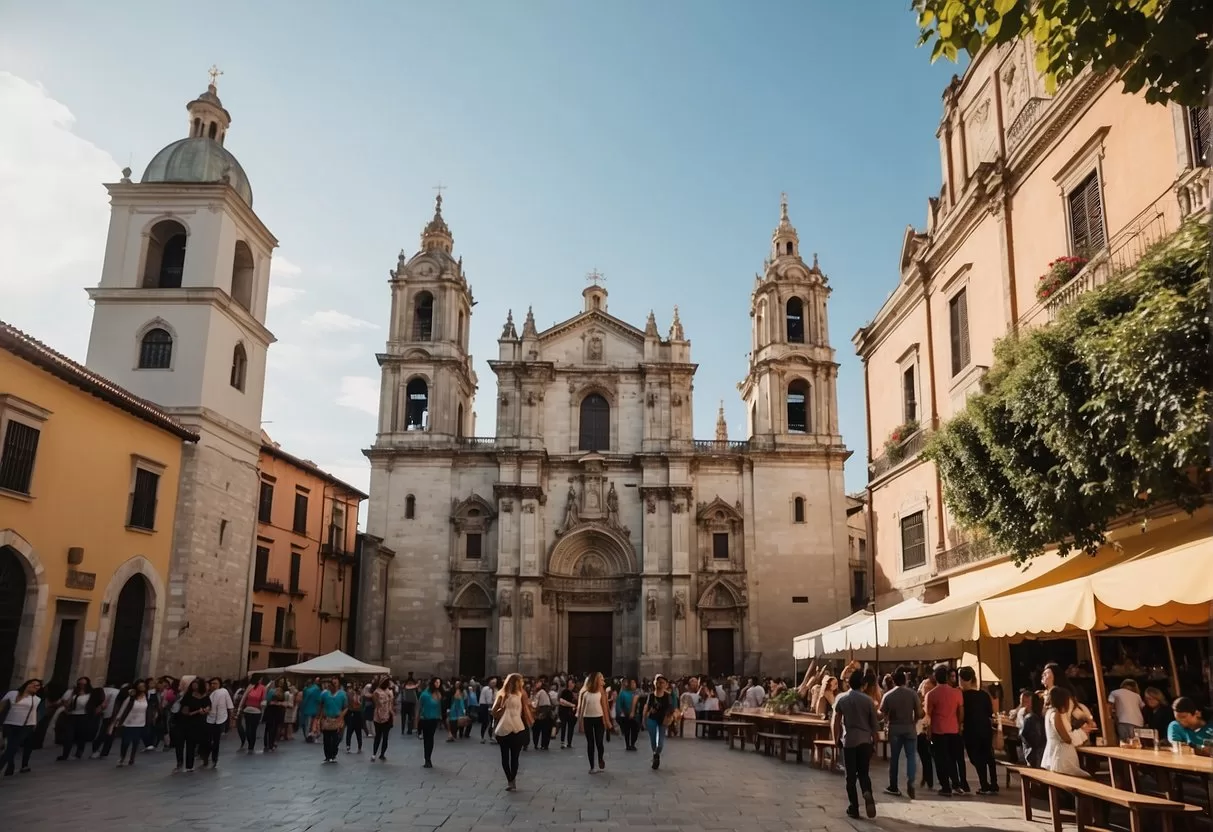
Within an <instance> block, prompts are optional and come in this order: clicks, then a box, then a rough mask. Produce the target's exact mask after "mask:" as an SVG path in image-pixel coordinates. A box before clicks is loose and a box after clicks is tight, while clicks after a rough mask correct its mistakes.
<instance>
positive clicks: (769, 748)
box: [754, 731, 799, 763]
mask: <svg viewBox="0 0 1213 832" xmlns="http://www.w3.org/2000/svg"><path fill="white" fill-rule="evenodd" d="M792 742H793V738H792V737H791V736H789V735H788V734H768V733H766V732H764V731H759V732H758V734H757V738H756V739H755V740H754V748H755V750H757V749H758V746H759V745H761V746H762V751H763V753H764V754H766V755H767V756H768V757H770V756H772V755H773V754H774V753H775V750H776V748H778V750H779V759H780V760H782V761H783V762H785V763H786V762H787V761H788V747H789V746H791V745H792ZM798 756H799V755H798Z"/></svg>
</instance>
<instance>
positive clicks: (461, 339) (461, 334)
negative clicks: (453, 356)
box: [458, 309, 463, 347]
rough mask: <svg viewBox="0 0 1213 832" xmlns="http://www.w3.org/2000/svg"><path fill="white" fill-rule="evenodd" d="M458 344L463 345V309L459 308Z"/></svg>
mask: <svg viewBox="0 0 1213 832" xmlns="http://www.w3.org/2000/svg"><path fill="white" fill-rule="evenodd" d="M458 343H459V346H461V347H462V346H463V310H462V309H460V310H459V341H458Z"/></svg>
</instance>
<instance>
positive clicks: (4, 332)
mask: <svg viewBox="0 0 1213 832" xmlns="http://www.w3.org/2000/svg"><path fill="white" fill-rule="evenodd" d="M0 348H2V349H5V350H8V351H9V352H11V353H12V354H13V355H16V356H17V357H18V358H23V359H25V360H26V361H28V362H30V363H31V364H33V365H35V366H36V367H40V368H41V369H43V370H45V371H46V372H48V373H50V374H52V375H55V376H58V377H59V378H61V379H63V380H64V381H66V382H67V383H68V384H71V385H72V386H74V387H78V388H80V389H81V390H83V391H85V392H86V393H91V394H92V395H94V396H96V397H97V398H99V399H101V400H102V401H105V402H108V403H110V404H112V405H114V406H115V407H117V408H119V409H121V410H125V411H126V412H127V413H130V414H131V415H132V416H137V417H138V418H140V419H143V420H144V421H145V422H150V423H152V424H153V425H156V426H157V427H159V428H162V429H163V430H166V431H168V432H169V433H172V434H175V435H177V436H179V437H181V438H182V439H184V440H186V441H187V442H197V441H198V434H196V433H194V432H193V431H192V430H190V429H189V428H187V427H186V426H185V425H183V424H181V423H180V422H178V421H177V420H176V419H174V418H173V417H172V416H170V415H169V414H168V413H166V412H165V411H163V410H161V409H160V408H159V407H157V406H156V405H154V404H152V403H151V402H149V401H147V400H146V399H141V398H139V397H138V396H136V395H135V394H134V393H132V392H130V391H129V390H127V389H125V388H123V387H119V386H118V385H117V384H114V382H112V381H110V380H109V379H107V378H105V377H104V376H99V375H97V374H96V373H94V372H93V371H92V370H90V369H88V368H87V367H85V366H84V365H82V364H77V363H76V362H75V361H72V360H71V359H70V358H68V357H67V356H66V355H64V354H63V353H61V352H58V351H56V350H53V349H51V348H50V347H48V346H47V345H46V344H44V343H42V342H41V341H39V340H38V339H36V338H33V337H32V336H29V335H27V334H25V333H24V332H22V331H21V330H19V329H17V328H16V327H14V326H12V325H10V324H7V323H5V322H4V321H0Z"/></svg>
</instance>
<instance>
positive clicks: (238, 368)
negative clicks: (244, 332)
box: [231, 344, 248, 393]
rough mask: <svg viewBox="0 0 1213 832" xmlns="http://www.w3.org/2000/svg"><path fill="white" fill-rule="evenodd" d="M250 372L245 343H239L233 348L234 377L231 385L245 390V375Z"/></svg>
mask: <svg viewBox="0 0 1213 832" xmlns="http://www.w3.org/2000/svg"><path fill="white" fill-rule="evenodd" d="M247 372H248V354H247V353H246V352H245V351H244V344H237V345H236V348H235V349H234V350H232V377H231V385H232V386H233V387H235V388H236V389H237V390H239V391H240V392H241V393H243V392H244V377H245V375H246V374H247Z"/></svg>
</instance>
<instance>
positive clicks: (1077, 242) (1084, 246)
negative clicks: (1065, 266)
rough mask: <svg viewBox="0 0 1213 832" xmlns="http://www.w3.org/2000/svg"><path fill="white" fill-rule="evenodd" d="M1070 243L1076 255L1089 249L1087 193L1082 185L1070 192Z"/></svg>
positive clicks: (1082, 253)
mask: <svg viewBox="0 0 1213 832" xmlns="http://www.w3.org/2000/svg"><path fill="white" fill-rule="evenodd" d="M1070 245H1071V247H1072V250H1073V252H1074V253H1075V254H1078V255H1085V254H1086V253H1087V252H1089V251H1090V250H1091V240H1090V238H1089V237H1088V236H1087V193H1086V189H1085V188H1082V187H1079V188H1076V189H1075V190H1074V191H1073V192H1072V193H1071V194H1070Z"/></svg>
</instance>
